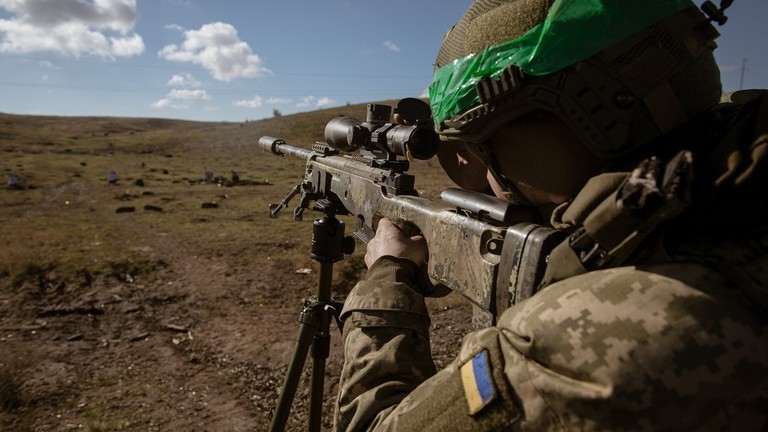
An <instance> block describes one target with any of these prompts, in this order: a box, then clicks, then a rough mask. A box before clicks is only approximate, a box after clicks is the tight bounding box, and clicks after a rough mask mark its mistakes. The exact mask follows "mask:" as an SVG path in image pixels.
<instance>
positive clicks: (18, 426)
mask: <svg viewBox="0 0 768 432" xmlns="http://www.w3.org/2000/svg"><path fill="white" fill-rule="evenodd" d="M137 234H138V233H137ZM142 235H143V236H144V238H142V240H143V243H145V245H146V246H145V247H147V248H149V249H151V250H152V251H153V252H154V253H156V254H157V255H158V256H162V257H163V260H164V261H165V262H167V263H168V264H167V267H164V268H161V269H158V271H157V274H155V275H154V277H155V278H156V279H155V282H154V283H151V284H144V283H141V280H134V279H133V277H132V276H131V275H128V274H126V275H125V277H123V278H122V280H120V279H119V278H116V277H113V276H112V277H105V278H101V279H98V280H93V281H91V283H90V285H88V286H72V285H71V284H69V285H65V286H62V285H60V284H59V282H58V281H57V280H56V278H55V275H51V274H49V275H46V276H45V278H44V280H43V281H42V283H43V284H44V286H43V288H41V287H40V285H39V284H32V283H26V284H25V285H24V286H23V287H22V288H21V289H19V290H18V291H17V293H16V295H15V296H14V297H12V298H6V299H3V302H2V305H0V308H1V309H0V311H2V314H3V315H4V317H3V320H2V329H1V331H2V335H1V336H0V346H2V351H3V353H4V354H3V356H2V357H3V361H5V362H6V363H7V362H13V361H14V359H19V360H16V361H22V360H21V359H23V361H24V364H11V365H10V366H11V367H10V368H6V369H5V370H6V371H9V370H10V371H12V373H13V376H11V377H7V376H6V377H5V378H4V379H3V380H2V382H4V383H5V386H6V387H8V386H13V388H5V389H3V392H4V393H5V395H4V396H3V401H2V402H3V404H4V410H3V413H2V414H0V419H1V423H0V424H2V426H3V430H14V431H15V430H18V431H24V430H30V431H66V430H92V431H97V430H103V431H108V430H136V431H138V430H141V431H193V430H194V431H254V430H256V431H262V430H267V429H268V417H269V413H270V410H271V409H272V408H273V407H274V406H275V402H276V399H277V397H278V394H279V391H280V388H281V385H282V381H283V379H284V376H285V373H286V370H287V365H288V363H289V361H290V359H291V357H292V355H293V351H294V343H295V339H296V335H297V334H298V329H299V323H298V315H299V313H300V312H301V309H302V304H303V301H304V299H305V295H306V294H309V293H312V290H313V287H315V286H316V283H317V273H316V269H313V271H312V272H311V273H309V274H300V273H296V272H295V271H286V268H285V263H279V262H276V263H272V264H268V265H266V266H264V267H261V268H259V269H258V270H254V271H253V273H252V274H238V275H236V276H226V274H225V269H226V268H227V265H226V263H224V262H223V261H224V259H210V258H207V259H206V258H200V257H196V256H190V255H189V254H187V253H184V252H183V249H178V248H176V247H174V244H173V242H169V241H168V240H167V239H163V238H161V237H156V236H154V235H153V233H151V232H143V234H142ZM41 291H42V292H41ZM430 306H431V309H432V319H433V328H434V330H435V331H433V336H432V337H433V345H434V348H433V351H434V355H435V360H436V363H437V364H438V366H443V365H445V364H447V362H449V361H450V359H451V357H452V356H453V355H455V351H454V350H455V349H456V348H457V347H458V343H459V342H460V339H461V337H462V336H463V335H464V334H465V333H466V331H467V328H466V323H467V319H466V314H467V312H468V310H467V308H466V306H465V305H464V303H463V301H462V300H461V299H457V298H453V296H449V297H447V298H443V299H439V300H430ZM462 323H464V324H462ZM332 330H333V334H332V338H331V340H332V347H331V354H330V357H329V359H328V362H327V370H326V375H325V394H324V395H323V396H324V402H323V406H324V418H323V424H324V427H325V428H330V427H331V425H332V424H331V422H332V408H333V404H334V398H335V395H336V392H337V386H338V376H339V374H340V371H341V366H342V356H343V353H342V351H341V348H340V347H339V342H340V335H339V333H338V331H337V327H336V326H335V325H332ZM11 354H16V355H15V356H12V355H11ZM310 361H311V359H309V360H308V361H307V365H306V366H307V367H305V368H304V374H303V378H302V381H301V383H300V385H299V388H298V391H297V394H296V396H295V398H294V404H293V406H292V409H291V415H290V420H289V422H288V426H287V428H286V430H306V427H305V424H306V421H307V400H308V382H309V369H310V368H309V367H308V366H309V362H310ZM6 373H8V372H6Z"/></svg>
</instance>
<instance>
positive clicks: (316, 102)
mask: <svg viewBox="0 0 768 432" xmlns="http://www.w3.org/2000/svg"><path fill="white" fill-rule="evenodd" d="M335 103H336V101H335V100H333V99H331V98H329V97H322V98H316V97H314V96H305V97H303V98H301V100H300V101H299V103H297V104H296V106H297V107H298V108H308V107H315V108H325V107H329V106H331V105H333V104H335Z"/></svg>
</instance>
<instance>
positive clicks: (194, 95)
mask: <svg viewBox="0 0 768 432" xmlns="http://www.w3.org/2000/svg"><path fill="white" fill-rule="evenodd" d="M207 100H211V96H210V95H209V94H208V92H206V91H205V90H190V89H173V90H171V91H170V92H169V93H168V94H167V95H166V96H165V97H164V98H163V99H160V100H158V101H156V102H154V103H152V107H153V108H158V109H163V108H172V109H186V108H189V104H188V103H179V101H184V102H190V101H207Z"/></svg>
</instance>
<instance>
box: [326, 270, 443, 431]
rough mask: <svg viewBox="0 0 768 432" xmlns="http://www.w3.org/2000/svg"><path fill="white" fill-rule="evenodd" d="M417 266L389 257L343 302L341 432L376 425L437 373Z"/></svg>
mask: <svg viewBox="0 0 768 432" xmlns="http://www.w3.org/2000/svg"><path fill="white" fill-rule="evenodd" d="M417 271H418V269H417V267H416V265H415V264H414V263H412V262H411V261H409V260H405V259H398V258H393V257H389V256H385V257H382V258H380V259H379V260H377V261H376V262H375V263H374V264H373V265H372V266H371V268H370V269H369V270H368V275H367V278H366V280H363V281H361V282H359V283H358V284H357V285H356V286H355V288H354V289H353V290H352V292H351V293H350V294H349V296H348V297H347V299H346V300H345V302H344V309H343V310H342V313H341V318H342V319H343V320H344V359H345V362H344V368H343V370H342V374H341V382H340V384H339V395H338V401H337V407H336V413H335V416H334V417H335V418H334V424H335V428H336V430H344V431H347V430H348V431H358V430H367V429H369V428H373V427H375V425H376V424H378V423H379V422H380V421H381V420H382V419H384V418H386V416H387V415H388V414H389V412H391V411H392V409H393V408H394V407H395V406H396V405H397V404H398V403H399V402H400V400H401V399H402V398H403V397H405V396H406V395H408V394H409V393H410V392H411V391H412V390H413V389H414V388H416V387H417V386H418V385H419V384H420V383H421V382H422V381H424V380H425V379H427V378H429V377H430V376H432V375H434V373H435V366H434V363H433V361H432V356H431V353H430V348H429V316H428V314H427V308H426V305H425V303H424V298H423V296H422V295H421V294H420V293H419V292H418V291H417V289H416V288H415V286H414V285H413V284H412V283H411V282H410V281H413V280H415V277H416V273H417Z"/></svg>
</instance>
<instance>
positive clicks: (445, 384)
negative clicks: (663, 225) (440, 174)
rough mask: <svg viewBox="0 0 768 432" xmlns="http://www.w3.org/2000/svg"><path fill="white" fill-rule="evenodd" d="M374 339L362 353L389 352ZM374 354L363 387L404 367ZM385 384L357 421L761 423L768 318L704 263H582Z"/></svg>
mask: <svg viewBox="0 0 768 432" xmlns="http://www.w3.org/2000/svg"><path fill="white" fill-rule="evenodd" d="M357 331H362V330H360V329H359V328H358V329H356V330H352V332H357ZM395 333H398V332H394V333H393V334H395ZM399 333H400V334H402V333H403V332H402V331H401V332H399ZM351 335H352V333H350V337H351ZM356 340H357V341H360V340H361V339H356ZM393 340H397V339H393ZM350 341H351V339H348V342H347V353H348V354H349V353H350V352H351V351H350V350H349V346H350ZM424 343H426V340H424ZM378 344H379V345H378V346H380V347H382V349H383V350H384V351H386V350H387V348H386V342H385V341H383V340H379V341H378ZM372 347H374V344H371V345H369V346H368V349H369V350H366V349H365V348H363V346H362V345H361V346H359V348H358V350H356V351H354V353H355V355H360V356H364V357H365V356H368V358H370V359H373V358H377V357H379V356H382V355H383V353H379V352H376V351H375V349H376V348H373V351H371V350H370V349H371V348H372ZM400 350H402V351H400ZM408 350H409V347H408V346H407V345H405V344H402V345H399V348H398V349H393V350H390V351H389V354H388V355H389V356H390V358H391V359H392V361H393V362H394V360H395V359H396V358H400V357H399V356H400V352H408ZM360 366H363V367H364V368H365V367H366V365H365V364H360ZM376 366H377V363H375V362H371V363H367V367H368V371H367V372H363V374H364V375H368V376H367V378H366V379H365V380H358V381H357V383H358V384H360V385H361V389H359V390H357V392H356V394H358V395H362V394H365V390H362V388H366V389H371V388H374V387H372V386H371V384H373V383H377V384H378V385H381V386H384V385H386V383H388V382H390V381H397V378H396V375H390V374H384V375H383V376H381V375H380V374H379V373H378V371H377V370H376ZM393 367H395V368H396V365H394V366H393ZM360 370H362V369H360ZM376 376H378V377H379V378H380V380H379V381H376V378H375V377H376ZM405 376H409V377H415V376H416V374H413V373H406V374H405ZM424 378H426V374H425V375H423V376H422V377H421V378H420V379H424ZM417 381H418V379H415V380H413V381H410V382H409V385H408V386H407V387H411V386H412V385H414V384H416V383H417ZM343 385H344V386H345V387H346V388H349V385H350V382H349V381H347V382H346V383H343ZM405 389H406V387H405V386H404V387H403V391H404V392H405ZM348 394H350V393H348ZM377 397H378V394H377V393H376V392H375V391H373V392H372V393H369V394H368V398H367V400H368V402H367V403H360V404H359V405H357V407H358V409H359V410H360V411H364V410H368V409H370V413H369V414H366V416H367V418H368V419H369V420H367V422H364V423H358V425H359V427H360V429H364V428H366V427H370V429H371V430H373V429H374V428H375V430H376V431H383V430H441V429H443V430H473V431H475V430H487V431H492V430H523V431H541V430H563V431H566V430H613V431H659V430H765V429H763V428H765V427H766V426H768V424H767V423H766V422H767V421H768V413H766V411H765V409H764V407H765V406H768V330H767V329H766V318H765V317H764V316H763V317H761V316H760V314H759V312H757V311H756V310H753V309H752V308H751V307H750V306H749V305H748V304H747V303H746V302H745V301H744V298H743V297H741V296H740V295H739V294H738V291H737V290H736V289H734V287H733V284H731V283H730V282H729V281H728V280H726V279H725V278H724V277H722V276H721V275H719V274H717V273H715V272H713V271H711V270H709V269H707V268H705V267H703V266H698V265H681V264H673V265H657V266H654V267H653V268H646V269H643V270H641V269H638V268H634V267H624V268H616V269H609V270H602V271H597V272H592V273H587V274H584V275H580V276H576V277H573V278H570V279H567V280H564V281H561V282H558V283H556V284H553V285H552V286H550V287H548V288H547V289H545V290H543V291H541V292H540V293H538V294H537V295H535V296H534V297H532V298H530V299H528V300H526V301H525V302H522V303H520V304H518V305H516V306H514V307H513V308H511V309H509V310H508V311H506V312H505V313H504V314H503V315H502V316H501V318H500V320H499V324H498V325H497V326H496V327H492V328H488V329H484V330H481V331H479V332H475V333H473V334H471V335H469V336H468V337H467V338H465V341H464V344H463V346H462V349H461V352H460V354H459V356H458V357H457V359H456V360H455V361H454V363H452V364H451V365H450V366H449V367H447V368H446V369H444V370H442V371H440V372H439V373H437V374H436V375H434V376H433V377H431V378H429V379H427V380H426V381H425V382H424V383H422V384H421V385H420V386H418V387H416V388H415V389H413V391H411V392H410V394H408V395H407V396H406V395H405V393H401V394H399V395H398V397H397V398H390V399H388V403H387V406H386V408H382V407H381V406H376V403H377V402H376V399H377ZM388 397H391V393H385V394H382V398H383V399H387V398H388ZM395 399H396V400H395ZM398 402H399V403H398ZM395 404H396V405H395ZM377 415H378V417H376V416H377ZM353 424H354V423H353Z"/></svg>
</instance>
